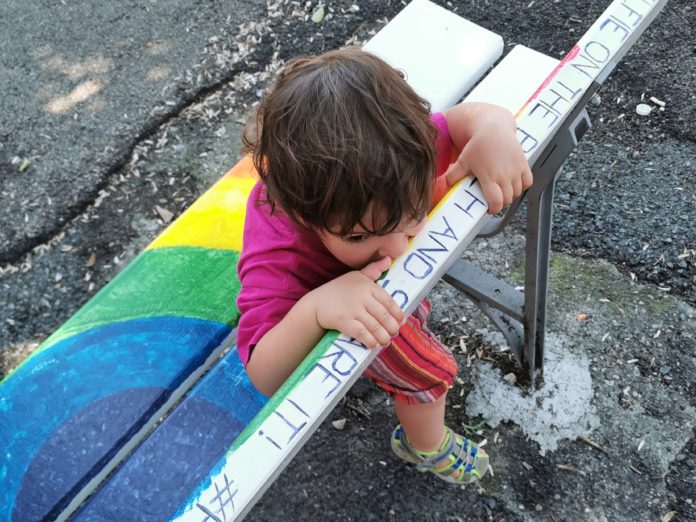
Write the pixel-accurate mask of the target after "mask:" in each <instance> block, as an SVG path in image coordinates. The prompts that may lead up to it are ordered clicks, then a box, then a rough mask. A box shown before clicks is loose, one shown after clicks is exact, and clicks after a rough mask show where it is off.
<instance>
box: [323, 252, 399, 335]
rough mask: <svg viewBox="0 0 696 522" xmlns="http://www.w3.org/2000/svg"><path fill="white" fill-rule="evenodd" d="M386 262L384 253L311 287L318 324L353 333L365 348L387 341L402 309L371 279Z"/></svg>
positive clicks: (395, 330)
mask: <svg viewBox="0 0 696 522" xmlns="http://www.w3.org/2000/svg"><path fill="white" fill-rule="evenodd" d="M390 263H391V260H390V259H389V258H388V257H385V258H382V259H380V260H379V261H375V262H373V263H370V264H369V265H367V266H366V267H365V268H363V269H362V270H360V271H357V270H356V271H353V272H348V273H347V274H345V275H342V276H341V277H338V278H336V279H334V280H333V281H330V282H328V283H326V284H324V285H322V286H320V287H319V288H317V289H315V290H313V291H312V292H311V294H312V299H313V302H314V305H315V310H316V319H317V322H318V323H319V325H320V326H321V327H322V328H325V329H327V330H338V331H339V332H341V333H343V334H345V335H348V336H350V337H354V338H355V339H357V340H358V341H360V342H361V343H363V344H364V345H365V346H367V347H369V348H380V347H382V346H386V345H388V344H389V341H390V339H391V338H392V337H395V336H396V335H398V333H399V328H400V327H401V324H402V322H403V320H404V312H403V311H402V310H401V308H399V306H398V305H397V304H396V302H394V300H393V299H392V298H391V297H390V296H389V294H387V292H386V291H385V290H384V289H383V288H382V287H380V286H379V285H377V284H375V282H374V281H375V280H376V279H378V278H379V276H380V275H381V274H382V272H384V271H385V270H386V269H387V268H389V265H390Z"/></svg>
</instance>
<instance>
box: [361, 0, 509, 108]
mask: <svg viewBox="0 0 696 522" xmlns="http://www.w3.org/2000/svg"><path fill="white" fill-rule="evenodd" d="M364 49H365V50H367V51H370V52H371V53H374V54H376V55H377V56H379V57H380V58H382V59H383V60H385V61H386V62H387V63H389V64H390V65H391V66H392V67H395V68H396V69H401V70H402V71H404V73H406V79H407V80H408V83H409V85H410V86H411V87H413V89H414V90H415V91H416V92H417V93H418V94H419V95H421V96H422V97H424V98H425V99H426V100H428V101H429V102H430V103H431V106H432V110H433V112H437V111H441V110H443V109H446V108H447V107H451V106H453V105H455V104H456V103H457V102H459V101H460V100H461V99H462V97H463V96H464V94H465V93H466V92H467V91H468V90H469V89H471V87H472V86H473V85H474V84H475V83H476V82H477V81H478V79H479V78H481V76H483V74H484V73H485V72H486V71H487V70H488V69H490V68H491V67H492V66H493V64H494V63H495V62H496V60H497V59H498V58H500V56H501V55H502V53H503V39H502V38H501V37H500V36H499V35H497V34H495V33H493V32H491V31H489V30H487V29H484V28H483V27H480V26H478V25H476V24H474V23H472V22H470V21H468V20H465V19H464V18H462V17H460V16H457V15H456V14H454V13H452V12H450V11H447V10H446V9H444V8H442V7H440V6H438V5H436V4H433V3H432V2H429V1H427V0H413V2H411V3H410V4H408V6H406V7H405V8H404V9H403V10H402V11H401V12H400V13H399V14H398V15H396V16H395V17H394V19H393V20H392V21H391V22H389V23H388V24H387V25H386V26H385V27H383V28H382V30H381V31H379V33H377V34H376V35H375V36H374V37H373V38H372V39H371V40H370V41H369V42H368V43H367V44H366V45H365V47H364Z"/></svg>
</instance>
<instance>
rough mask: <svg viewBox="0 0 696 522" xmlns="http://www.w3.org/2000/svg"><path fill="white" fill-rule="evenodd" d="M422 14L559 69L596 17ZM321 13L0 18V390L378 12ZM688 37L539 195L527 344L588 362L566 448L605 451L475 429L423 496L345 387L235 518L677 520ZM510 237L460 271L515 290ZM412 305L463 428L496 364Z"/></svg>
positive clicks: (689, 502)
mask: <svg viewBox="0 0 696 522" xmlns="http://www.w3.org/2000/svg"><path fill="white" fill-rule="evenodd" d="M438 3H441V4H442V5H444V6H446V7H448V8H450V9H452V10H455V11H456V12H458V13H459V14H461V15H463V16H465V17H467V18H468V19H470V20H472V21H474V22H476V23H478V24H480V25H482V26H483V27H486V28H488V29H491V30H493V31H495V32H498V33H499V34H501V35H503V37H504V39H505V42H506V45H507V46H508V48H509V46H511V45H514V44H517V43H522V44H524V45H527V46H529V47H532V48H534V49H536V50H538V51H541V52H545V53H546V54H549V55H551V56H555V57H560V56H561V55H562V54H564V53H565V52H566V51H567V50H568V49H569V48H570V47H571V46H572V45H573V43H574V42H575V41H576V40H577V39H578V38H579V37H580V36H581V35H582V33H583V32H584V31H585V30H586V29H587V28H588V27H589V25H590V24H591V23H592V21H594V19H595V18H596V17H597V16H598V15H599V14H600V13H601V12H602V10H603V9H604V7H605V6H606V5H607V4H608V0H607V1H598V0H590V1H588V2H579V1H577V0H572V1H567V2H559V1H550V0H549V1H538V0H537V1H536V2H535V1H531V2H523V3H518V2H511V1H509V0H506V1H502V2H487V1H483V0H468V1H452V2H438ZM325 5H326V7H327V13H328V14H329V16H326V17H325V19H324V20H323V21H322V22H321V23H320V24H315V23H313V22H311V20H310V19H309V17H310V15H311V14H312V12H313V11H314V9H315V8H316V2H290V1H271V2H268V3H266V2H261V1H227V2H223V1H222V0H219V1H215V0H210V1H203V0H189V1H180V0H172V1H168V2H164V1H162V0H159V1H158V0H148V1H146V2H134V1H126V2H117V3H100V4H98V5H89V6H88V5H85V4H82V3H78V2H74V1H71V0H65V1H63V2H46V1H41V2H30V3H26V2H20V1H19V0H9V1H8V2H5V3H4V4H3V5H2V6H0V51H1V52H0V71H1V73H2V74H0V87H1V88H2V90H3V93H4V95H3V97H2V98H0V289H1V292H0V324H1V325H2V328H1V329H0V376H2V375H4V374H6V373H7V372H8V371H9V370H10V369H11V368H13V367H14V366H16V365H17V364H18V363H19V362H20V361H21V360H22V359H23V358H24V357H25V356H26V355H27V354H28V353H29V352H30V351H31V350H32V349H33V348H35V347H36V346H37V345H38V343H40V342H41V341H42V339H44V338H45V337H46V336H47V335H48V334H50V332H51V331H53V330H54V329H55V328H56V327H57V326H59V325H60V324H61V323H62V322H63V321H65V320H66V319H67V318H68V317H69V316H70V315H71V314H72V313H73V312H74V311H75V310H76V309H77V308H79V306H81V305H82V304H83V303H84V302H85V301H86V300H87V299H88V298H89V297H90V296H91V295H92V294H93V293H94V292H96V291H97V290H98V289H99V288H100V287H101V286H102V285H103V284H104V283H105V282H107V281H108V280H110V279H111V278H112V277H113V276H114V275H115V274H116V273H117V272H118V271H119V270H120V269H121V268H123V266H125V264H127V262H128V261H129V260H130V259H132V258H133V257H134V256H135V255H136V254H137V253H138V252H139V251H140V250H141V249H142V248H143V247H144V246H145V245H146V244H147V243H148V242H149V241H150V240H151V239H152V238H153V237H154V236H155V235H156V234H157V233H158V232H159V231H161V230H162V228H163V227H164V226H165V225H166V223H167V221H168V220H169V219H170V217H171V216H170V213H171V214H172V215H174V216H176V215H177V214H178V213H180V212H181V211H182V210H183V209H185V208H186V207H187V206H188V205H189V204H190V203H191V202H192V201H193V200H194V199H195V198H196V197H197V196H198V195H199V194H200V193H201V192H202V191H203V190H205V188H206V187H207V186H209V185H210V183H212V181H214V180H215V179H216V178H217V177H219V176H220V175H221V174H222V173H223V172H224V171H225V170H227V168H229V167H230V166H231V165H233V164H234V163H235V162H236V160H237V158H238V150H239V132H240V130H241V128H242V126H243V124H244V122H245V121H246V119H247V118H248V116H249V114H250V112H251V111H252V110H253V107H254V103H255V102H256V101H257V100H258V97H259V95H260V94H261V92H262V90H263V89H264V87H265V86H266V85H267V84H268V82H269V81H270V79H271V78H272V75H273V72H274V71H275V70H276V69H277V68H278V66H279V65H281V64H282V61H283V60H285V59H287V58H289V57H291V56H294V55H297V54H312V53H318V52H321V51H323V50H326V49H331V48H335V47H338V46H340V45H344V44H346V43H355V42H361V41H364V40H366V39H368V38H369V36H370V35H371V34H372V33H373V32H374V31H375V30H378V29H379V27H381V25H383V23H384V22H385V21H386V19H388V18H391V17H393V16H394V15H395V14H396V13H397V12H398V10H399V9H400V8H401V3H400V2H397V1H387V0H375V1H371V2H360V1H337V2H327V3H325ZM353 6H358V8H359V9H357V10H356V9H355V8H354V7H353ZM695 23H696V9H695V8H694V6H693V5H692V3H691V2H690V0H672V1H670V2H668V4H667V6H666V7H665V9H664V10H663V12H662V13H661V14H660V15H659V17H658V19H657V20H656V21H655V22H654V23H653V25H652V26H651V27H650V28H649V29H648V31H647V32H646V33H645V34H644V35H643V36H642V37H641V39H640V40H639V41H638V42H637V44H636V45H635V46H634V48H633V49H632V50H631V51H630V52H629V53H628V54H627V55H626V56H625V57H624V59H623V60H622V62H621V63H620V64H619V65H618V67H617V68H616V70H615V71H614V72H613V73H612V74H611V76H610V77H609V78H608V80H607V81H606V83H605V85H604V86H603V87H602V88H601V90H600V96H601V102H600V103H599V104H598V105H594V106H591V107H590V108H589V111H590V116H591V118H592V121H593V125H594V127H593V129H592V130H591V131H590V132H589V133H588V134H587V135H586V136H585V138H584V140H583V141H582V142H581V144H580V145H579V147H578V148H577V149H576V151H575V152H574V153H573V154H572V155H571V157H570V158H569V160H568V162H567V163H566V165H565V166H564V171H563V174H562V176H561V178H560V180H559V183H558V188H557V197H556V206H555V220H554V236H553V249H554V251H555V253H556V256H555V257H554V262H553V263H552V276H551V278H552V284H551V289H550V309H549V313H550V324H549V330H550V332H551V333H552V334H553V336H554V339H562V342H563V343H565V345H566V346H571V347H572V348H571V349H572V350H573V351H574V353H576V352H577V353H579V354H581V355H582V357H585V358H586V359H587V362H588V364H587V371H588V372H589V373H590V375H591V378H592V383H593V392H594V399H593V401H592V404H591V406H592V408H593V409H594V412H595V414H596V415H597V417H598V419H599V426H598V427H596V428H594V429H593V430H592V432H591V433H588V437H590V438H591V439H592V440H593V441H595V442H597V443H598V444H599V445H600V446H601V447H602V448H603V449H604V450H605V451H606V452H602V451H598V450H596V449H594V448H592V447H589V446H587V445H586V444H583V443H582V442H579V441H578V440H566V441H565V442H563V443H562V444H561V445H560V447H559V449H557V450H555V451H551V452H547V453H546V454H545V455H543V456H542V455H540V452H539V446H538V445H537V443H536V442H535V441H534V440H531V439H530V438H528V434H526V433H525V431H524V429H523V426H520V425H519V424H516V423H515V422H513V421H512V420H508V421H506V422H503V423H502V424H500V425H497V426H496V427H495V428H493V427H491V426H489V425H485V424H484V425H483V427H481V428H480V431H481V433H480V434H479V435H474V436H475V437H477V438H483V437H486V438H487V439H488V440H489V446H488V447H489V452H490V453H491V455H492V462H493V466H494V469H495V470H496V474H495V476H494V477H491V478H490V479H488V480H487V481H485V482H484V483H482V484H481V487H480V488H470V489H468V490H464V491H462V490H459V489H456V488H448V487H443V486H442V485H441V484H440V483H439V482H437V481H436V480H435V479H432V478H430V477H423V476H420V475H418V474H416V473H415V472H412V471H411V470H410V469H408V468H407V467H405V466H402V465H401V464H400V463H398V462H397V461H396V460H395V459H393V458H392V457H391V455H390V454H389V449H388V444H387V437H388V434H389V432H390V429H391V427H392V424H393V418H391V416H390V415H391V414H390V410H389V408H388V407H387V405H386V404H385V400H384V397H383V396H382V395H381V394H380V393H379V392H378V391H377V390H375V389H373V388H372V387H371V386H370V385H369V384H367V383H360V384H359V385H358V386H357V387H356V388H355V389H354V390H353V391H352V392H351V393H349V395H348V397H347V398H346V400H345V401H344V402H343V404H341V405H340V406H339V407H338V408H337V409H336V410H335V411H334V413H333V414H332V415H331V416H330V420H335V419H339V418H347V419H348V422H347V424H346V428H345V430H343V431H340V432H338V431H337V430H335V429H334V428H332V426H331V424H330V423H326V425H325V426H324V427H323V428H322V429H321V430H320V431H319V432H318V433H317V434H316V435H315V436H314V437H313V438H312V440H311V441H310V442H309V443H308V446H307V447H306V448H305V449H304V450H303V451H302V452H301V453H300V457H298V458H296V459H295V461H294V462H293V463H291V465H290V466H289V468H288V469H287V470H286V471H285V472H284V473H283V474H281V476H280V478H279V480H278V481H277V482H276V483H275V484H274V485H273V486H272V489H271V491H269V493H268V494H267V495H266V497H264V499H263V500H262V501H261V503H260V504H259V505H258V506H257V508H256V509H255V510H254V511H252V513H251V515H250V516H249V519H251V520H271V519H277V518H278V517H280V516H284V517H291V518H298V519H309V520H319V519H325V518H329V517H331V518H334V519H338V520H371V519H372V520H387V519H393V520H631V521H632V520H664V519H668V517H670V516H671V517H675V516H676V517H677V518H676V520H696V504H695V503H696V495H695V494H694V491H696V442H694V440H695V438H694V417H695V415H694V411H695V410H694V408H696V390H695V389H694V384H693V383H694V382H696V368H695V365H694V353H695V348H696V341H694V336H695V335H696V327H695V326H694V323H695V319H696V315H695V313H694V308H693V307H694V306H695V305H696V293H695V292H696V290H695V289H696V227H695V226H694V224H693V220H694V215H695V214H694V207H695V206H696V187H695V182H694V173H695V170H696V169H695V168H694V167H695V166H696V145H695V144H694V142H695V140H696V125H695V124H694V121H695V120H696V47H694V43H693V38H692V37H691V36H690V35H692V34H693V31H694V25H695ZM651 97H653V98H656V99H658V100H659V101H661V102H663V103H664V105H665V106H664V109H665V110H660V107H659V105H657V104H655V103H654V102H651V101H650V98H651ZM641 101H642V102H647V103H650V104H652V105H653V107H654V110H653V111H652V112H651V114H650V115H649V116H647V117H641V116H638V115H637V114H636V113H635V106H636V105H637V104H638V103H640V102H641ZM521 231H522V225H521V221H520V220H517V221H516V222H515V223H514V224H513V225H512V226H511V227H509V230H507V231H506V232H505V233H504V234H503V235H501V236H500V237H498V238H494V239H492V240H487V241H486V242H485V243H484V242H478V243H477V244H476V245H474V247H472V249H471V250H470V252H469V253H468V254H467V256H469V257H471V258H473V259H476V260H477V262H478V263H479V264H480V265H481V266H482V267H484V268H486V269H487V270H489V271H491V272H494V273H497V274H499V275H504V276H505V277H506V278H508V279H511V280H515V278H519V273H520V272H519V265H520V262H521V259H522V258H521V238H520V232H521ZM431 297H432V298H433V301H434V305H435V307H434V316H433V328H434V329H435V330H436V331H437V333H438V334H439V335H440V336H441V338H442V339H443V340H444V341H445V342H447V343H448V344H449V345H451V346H453V347H455V349H456V347H459V346H461V342H462V339H464V340H465V341H464V342H465V344H466V345H467V346H468V352H467V353H458V358H459V361H460V366H461V368H462V370H461V375H460V378H461V383H458V385H457V387H456V388H455V391H456V393H452V394H451V399H450V406H451V407H452V408H451V409H450V413H449V417H448V421H449V422H450V423H451V424H452V425H453V426H454V425H457V426H460V427H466V426H471V425H474V424H478V423H479V422H480V421H481V420H483V419H482V418H481V417H474V416H469V415H467V409H468V408H470V406H469V405H466V404H464V399H466V397H467V396H468V395H469V394H470V393H471V391H472V390H473V389H478V388H477V386H478V383H477V381H476V379H477V377H476V375H478V369H477V368H478V366H479V365H483V364H486V363H490V364H491V365H492V367H493V370H492V371H501V372H504V373H507V372H508V371H510V369H511V368H512V367H513V366H512V363H511V361H510V360H509V357H508V356H507V355H506V354H505V353H504V352H500V349H499V348H498V347H497V346H496V344H495V342H493V341H492V340H491V335H490V331H491V330H492V327H491V326H490V325H489V324H487V323H486V322H485V320H484V319H483V318H482V317H480V315H479V314H478V313H477V312H476V310H475V309H473V308H472V307H471V306H470V305H469V304H468V303H466V302H465V301H464V300H463V299H462V298H460V297H459V296H458V295H457V294H456V293H455V292H454V291H453V290H452V289H450V288H448V287H446V286H445V285H444V284H440V285H438V287H436V289H435V290H434V291H433V294H432V295H431ZM580 313H584V314H585V315H587V316H589V320H587V321H578V320H577V317H578V316H579V314H580ZM463 316H465V317H467V319H468V320H467V321H466V322H464V321H462V320H461V317H463ZM559 342H560V341H559ZM479 353H481V354H482V355H481V356H479V355H478V354H479ZM472 354H476V356H473V357H472ZM486 359H490V361H487V360H486ZM501 380H502V379H501ZM472 411H473V408H472ZM356 412H362V413H356ZM462 429H463V428H462ZM641 442H642V445H641ZM639 447H640V449H639Z"/></svg>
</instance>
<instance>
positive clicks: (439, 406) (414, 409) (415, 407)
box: [395, 394, 447, 451]
mask: <svg viewBox="0 0 696 522" xmlns="http://www.w3.org/2000/svg"><path fill="white" fill-rule="evenodd" d="M446 398H447V394H443V395H442V397H440V398H439V399H438V400H436V401H435V402H428V403H422V404H408V403H405V402H401V401H395V405H396V406H395V407H396V416H397V417H398V418H399V422H400V423H401V426H402V427H403V428H404V431H405V432H406V436H407V437H408V441H409V442H410V444H411V447H413V448H414V449H416V450H418V451H435V450H437V449H439V448H440V445H441V444H442V441H443V440H444V439H445V399H446Z"/></svg>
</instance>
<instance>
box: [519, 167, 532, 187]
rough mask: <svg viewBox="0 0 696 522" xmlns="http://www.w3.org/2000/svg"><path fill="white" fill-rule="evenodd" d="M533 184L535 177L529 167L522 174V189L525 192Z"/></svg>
mask: <svg viewBox="0 0 696 522" xmlns="http://www.w3.org/2000/svg"><path fill="white" fill-rule="evenodd" d="M533 182H534V176H533V175H532V170H531V169H530V168H529V165H527V168H526V169H525V171H524V173H523V174H522V188H523V189H524V190H527V189H528V188H529V187H531V186H532V183H533Z"/></svg>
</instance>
